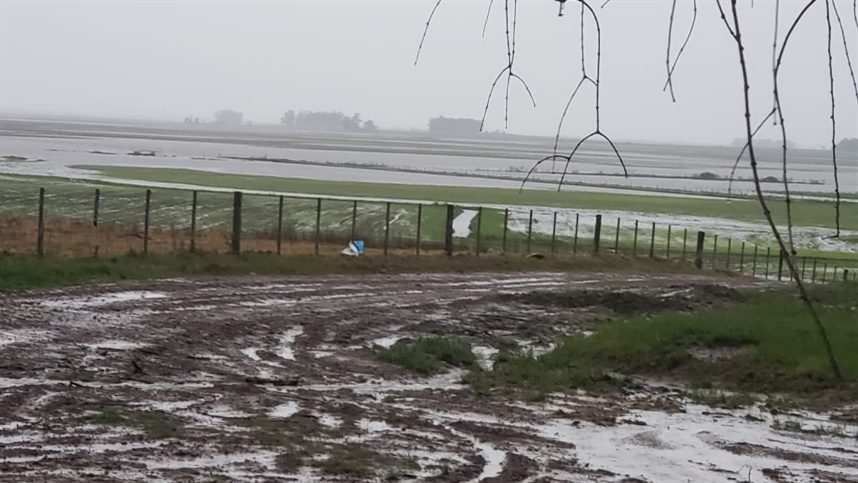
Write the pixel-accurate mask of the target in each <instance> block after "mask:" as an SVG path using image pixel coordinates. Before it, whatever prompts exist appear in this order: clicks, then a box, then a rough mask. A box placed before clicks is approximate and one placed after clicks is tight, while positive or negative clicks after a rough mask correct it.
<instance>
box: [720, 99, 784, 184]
mask: <svg viewBox="0 0 858 483" xmlns="http://www.w3.org/2000/svg"><path fill="white" fill-rule="evenodd" d="M776 111H777V108H772V110H771V111H769V114H768V115H767V116H766V117H764V118H763V120H762V121H760V123H759V124H758V125H757V128H756V129H754V132H753V133H751V137H752V138H753V137H754V136H756V135H757V133H758V132H760V129H762V127H763V126H764V125H765V124H766V123H767V122H768V121H769V119H771V118H772V116H774V115H775V112H776ZM747 150H748V142H747V141H745V145H744V146H742V150H741V151H739V155H738V156H736V161H734V162H733V169H731V170H730V182H729V183H728V184H727V197H730V195H732V194H733V180H734V179H735V176H736V168H737V167H738V166H739V162H740V161H741V160H742V156H744V155H745V151H747Z"/></svg>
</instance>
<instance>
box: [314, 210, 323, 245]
mask: <svg viewBox="0 0 858 483" xmlns="http://www.w3.org/2000/svg"><path fill="white" fill-rule="evenodd" d="M321 236H322V198H317V199H316V235H315V237H314V238H315V246H314V248H313V253H315V254H316V255H318V254H319V244H320V243H321Z"/></svg>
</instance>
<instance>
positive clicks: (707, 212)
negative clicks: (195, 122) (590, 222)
mask: <svg viewBox="0 0 858 483" xmlns="http://www.w3.org/2000/svg"><path fill="white" fill-rule="evenodd" d="M80 168H85V169H90V170H94V171H98V172H100V173H102V174H104V175H105V176H109V177H112V178H118V179H135V180H143V181H152V182H160V183H185V184H191V185H196V186H201V187H203V186H211V187H219V188H231V189H238V190H240V189H252V190H262V191H273V192H290V193H308V194H317V195H336V196H347V197H372V198H393V199H408V200H426V201H436V202H450V203H469V204H477V205H487V204H499V205H526V206H544V207H562V208H582V209H595V210H617V211H635V212H642V213H661V214H681V215H692V216H707V217H719V218H727V219H732V220H739V221H750V222H763V221H764V217H763V215H762V211H761V209H760V207H759V204H758V203H757V201H756V200H754V199H733V200H730V201H726V200H723V199H719V198H715V197H713V198H682V197H668V196H647V195H622V194H606V193H588V192H575V191H562V192H560V193H557V192H554V191H551V190H524V191H523V192H521V193H519V192H518V191H517V190H514V189H499V188H467V189H465V188H457V187H443V186H423V185H400V184H381V183H353V182H338V181H321V180H305V179H293V178H277V177H265V176H247V175H231V174H220V173H211V172H205V171H194V170H186V169H162V168H131V167H105V166H80ZM771 209H772V212H773V213H774V215H775V218H776V221H777V222H778V223H784V222H785V221H786V211H785V208H784V207H783V203H779V202H775V203H772V206H771ZM841 216H842V221H841V224H842V228H844V229H847V230H858V204H855V203H852V204H845V205H843V207H842V214H841ZM793 222H794V224H795V225H796V226H813V227H826V228H830V227H833V226H834V207H833V206H832V205H831V204H830V203H825V202H820V201H795V202H794V203H793Z"/></svg>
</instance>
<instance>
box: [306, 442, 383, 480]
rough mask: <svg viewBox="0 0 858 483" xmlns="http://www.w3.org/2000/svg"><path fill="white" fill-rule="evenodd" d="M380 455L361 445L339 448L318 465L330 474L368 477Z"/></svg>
mask: <svg viewBox="0 0 858 483" xmlns="http://www.w3.org/2000/svg"><path fill="white" fill-rule="evenodd" d="M377 457H378V455H377V454H376V453H373V452H372V451H369V450H366V449H363V448H361V447H359V446H345V447H342V448H337V449H336V450H334V451H333V452H331V454H330V455H329V456H328V458H327V459H325V460H324V461H321V462H319V463H317V466H318V467H319V468H320V469H321V470H322V471H323V472H325V473H327V474H329V475H339V476H351V477H355V478H366V477H367V476H369V474H370V472H371V471H372V468H373V466H374V463H375V460H376V459H377Z"/></svg>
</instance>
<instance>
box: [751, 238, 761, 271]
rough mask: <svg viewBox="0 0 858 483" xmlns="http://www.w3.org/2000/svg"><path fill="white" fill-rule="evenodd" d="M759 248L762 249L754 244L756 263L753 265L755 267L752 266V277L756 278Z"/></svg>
mask: <svg viewBox="0 0 858 483" xmlns="http://www.w3.org/2000/svg"><path fill="white" fill-rule="evenodd" d="M759 248H760V247H759V245H757V244H754V263H753V265H752V266H751V276H752V277H756V276H757V250H758V249H759Z"/></svg>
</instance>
